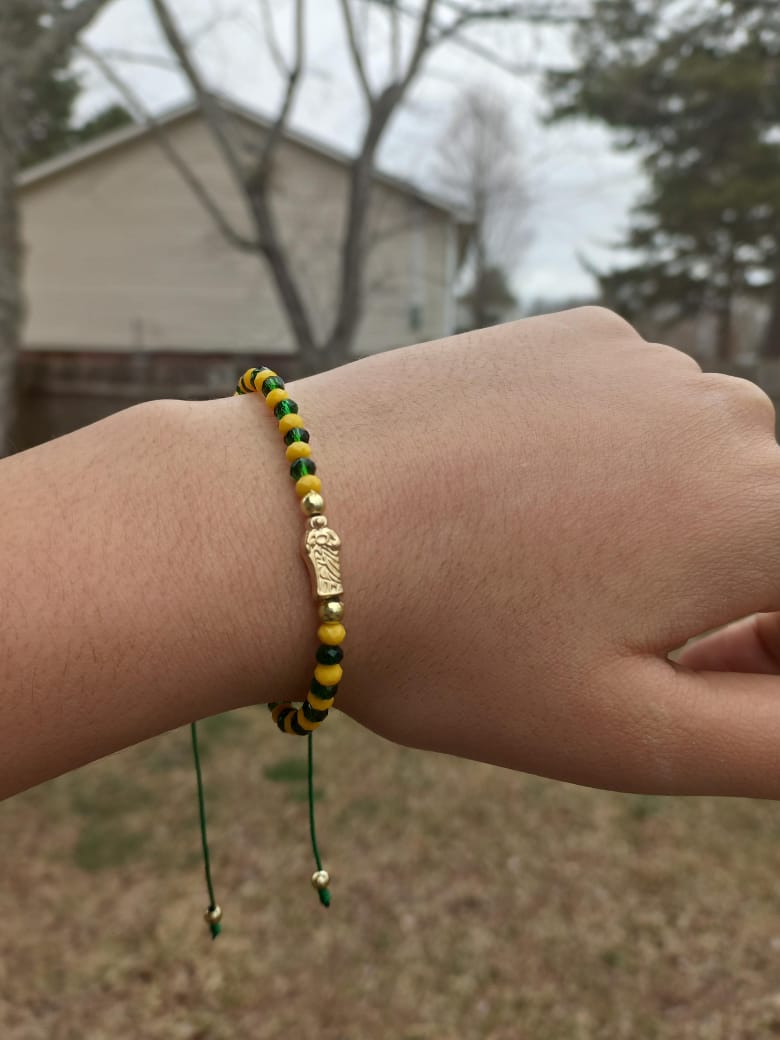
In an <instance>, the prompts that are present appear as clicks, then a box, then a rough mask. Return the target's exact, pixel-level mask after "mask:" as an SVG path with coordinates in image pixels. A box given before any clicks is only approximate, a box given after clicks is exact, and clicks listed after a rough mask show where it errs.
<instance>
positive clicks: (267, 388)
mask: <svg viewBox="0 0 780 1040" xmlns="http://www.w3.org/2000/svg"><path fill="white" fill-rule="evenodd" d="M272 390H284V380H283V379H282V378H281V377H280V376H269V377H268V379H266V380H264V381H263V383H262V385H261V387H260V392H261V393H262V395H263V397H268V395H269V394H270V393H271V391H272Z"/></svg>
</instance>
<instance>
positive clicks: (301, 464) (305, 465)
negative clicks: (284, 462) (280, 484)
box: [290, 459, 317, 480]
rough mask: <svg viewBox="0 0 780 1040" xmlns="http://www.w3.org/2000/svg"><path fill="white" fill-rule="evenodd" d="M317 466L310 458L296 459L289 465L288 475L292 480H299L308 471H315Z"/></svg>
mask: <svg viewBox="0 0 780 1040" xmlns="http://www.w3.org/2000/svg"><path fill="white" fill-rule="evenodd" d="M316 472H317V467H316V466H315V464H314V463H313V462H312V460H311V459H296V460H295V462H293V464H292V466H290V475H291V476H292V478H293V480H299V479H300V478H301V477H305V476H306V475H307V474H308V473H316Z"/></svg>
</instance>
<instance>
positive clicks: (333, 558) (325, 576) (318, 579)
mask: <svg viewBox="0 0 780 1040" xmlns="http://www.w3.org/2000/svg"><path fill="white" fill-rule="evenodd" d="M340 545H341V539H340V538H339V536H338V535H337V534H336V532H335V531H334V530H332V529H331V528H330V527H328V518H327V517H325V516H322V515H320V516H312V517H310V518H309V520H308V524H307V528H306V534H305V536H304V539H303V553H304V556H305V558H306V559H307V560H308V561H309V566H310V567H311V577H312V583H311V584H312V592H313V593H314V595H315V596H317V597H319V598H320V599H332V598H333V597H334V596H340V595H341V594H342V592H343V591H344V587H343V586H342V584H341V564H340V562H339V546H340Z"/></svg>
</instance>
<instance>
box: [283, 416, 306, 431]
mask: <svg viewBox="0 0 780 1040" xmlns="http://www.w3.org/2000/svg"><path fill="white" fill-rule="evenodd" d="M296 426H303V419H302V418H301V417H300V415H298V413H297V412H290V414H289V415H283V416H282V417H281V419H280V420H279V433H282V434H284V433H289V432H290V430H292V429H293V428H294V427H296Z"/></svg>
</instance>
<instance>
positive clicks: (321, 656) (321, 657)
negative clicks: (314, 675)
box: [317, 643, 344, 664]
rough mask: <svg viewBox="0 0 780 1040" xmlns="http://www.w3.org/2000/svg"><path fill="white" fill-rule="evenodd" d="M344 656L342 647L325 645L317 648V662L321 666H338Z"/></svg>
mask: <svg viewBox="0 0 780 1040" xmlns="http://www.w3.org/2000/svg"><path fill="white" fill-rule="evenodd" d="M343 656H344V651H343V650H342V649H341V647H340V646H326V645H325V644H324V643H323V644H322V646H318V647H317V660H318V662H319V663H320V664H338V663H339V661H340V660H341V659H342V657H343Z"/></svg>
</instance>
